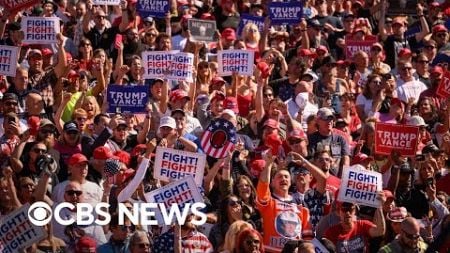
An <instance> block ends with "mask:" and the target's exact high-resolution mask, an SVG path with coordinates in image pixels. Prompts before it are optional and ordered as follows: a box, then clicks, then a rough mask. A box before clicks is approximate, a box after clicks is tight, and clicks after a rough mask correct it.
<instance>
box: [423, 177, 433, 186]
mask: <svg viewBox="0 0 450 253" xmlns="http://www.w3.org/2000/svg"><path fill="white" fill-rule="evenodd" d="M433 184H434V178H432V177H431V178H427V179H425V182H424V185H425V186H429V185H433Z"/></svg>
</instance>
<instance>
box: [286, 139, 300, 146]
mask: <svg viewBox="0 0 450 253" xmlns="http://www.w3.org/2000/svg"><path fill="white" fill-rule="evenodd" d="M301 142H302V139H290V140H289V144H291V145H296V144H299V143H301Z"/></svg>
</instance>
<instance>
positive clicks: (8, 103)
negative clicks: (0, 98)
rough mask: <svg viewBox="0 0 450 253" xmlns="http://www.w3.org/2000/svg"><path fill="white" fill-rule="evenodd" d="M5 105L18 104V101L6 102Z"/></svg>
mask: <svg viewBox="0 0 450 253" xmlns="http://www.w3.org/2000/svg"><path fill="white" fill-rule="evenodd" d="M5 105H6V106H11V105H14V106H17V105H18V103H17V102H5Z"/></svg>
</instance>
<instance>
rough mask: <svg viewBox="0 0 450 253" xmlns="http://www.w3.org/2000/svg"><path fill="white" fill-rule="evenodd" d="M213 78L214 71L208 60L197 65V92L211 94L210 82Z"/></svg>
mask: <svg viewBox="0 0 450 253" xmlns="http://www.w3.org/2000/svg"><path fill="white" fill-rule="evenodd" d="M212 78H213V73H212V71H211V67H210V65H209V63H208V62H206V61H202V62H200V63H199V64H198V66H197V83H196V85H195V87H196V92H195V93H196V94H197V95H200V94H206V95H208V94H209V84H210V83H211V80H212Z"/></svg>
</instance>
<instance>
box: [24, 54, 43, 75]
mask: <svg viewBox="0 0 450 253" xmlns="http://www.w3.org/2000/svg"><path fill="white" fill-rule="evenodd" d="M28 63H29V64H30V69H31V70H33V71H41V70H42V65H43V63H44V61H43V60H42V56H39V55H37V54H35V55H34V56H32V57H30V59H29V60H28Z"/></svg>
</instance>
